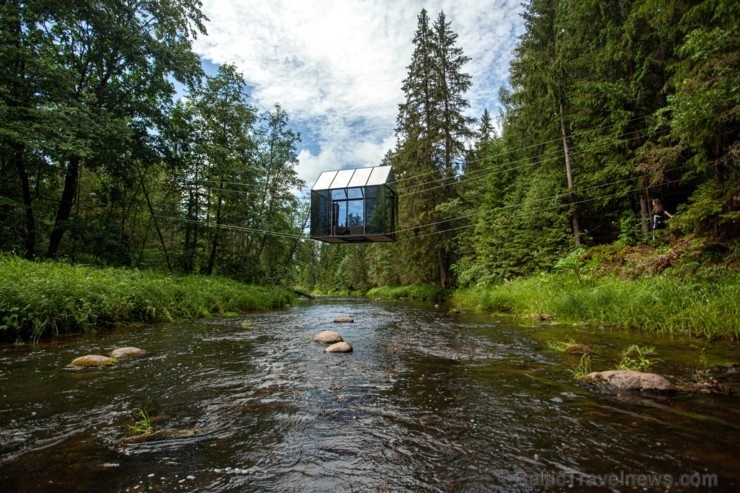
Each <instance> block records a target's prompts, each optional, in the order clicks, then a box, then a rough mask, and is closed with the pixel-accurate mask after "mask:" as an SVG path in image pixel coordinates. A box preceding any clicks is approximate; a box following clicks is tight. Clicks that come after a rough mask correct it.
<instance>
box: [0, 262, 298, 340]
mask: <svg viewBox="0 0 740 493" xmlns="http://www.w3.org/2000/svg"><path fill="white" fill-rule="evenodd" d="M21 280H22V282H21ZM294 298H295V295H294V294H293V293H291V292H290V291H287V290H285V289H281V288H277V287H260V286H250V285H245V284H242V283H239V282H237V281H234V280H231V279H225V278H219V277H205V276H195V275H191V276H183V277H173V276H167V275H163V274H158V273H155V272H147V271H138V270H131V269H121V268H105V269H100V268H91V267H85V266H73V265H68V264H65V263H60V262H31V261H27V260H23V259H20V258H18V257H13V256H8V255H5V256H0V340H3V341H9V342H13V341H24V340H38V339H40V338H42V337H46V336H51V335H59V334H69V333H79V332H88V331H94V330H98V329H105V328H111V327H115V326H116V325H119V324H130V323H154V322H165V321H171V320H174V319H186V318H189V319H192V318H205V317H211V316H213V315H220V316H224V315H229V314H232V313H238V312H245V311H249V310H261V309H272V308H279V307H282V306H285V305H287V304H290V303H291V302H292V301H293V300H294Z"/></svg>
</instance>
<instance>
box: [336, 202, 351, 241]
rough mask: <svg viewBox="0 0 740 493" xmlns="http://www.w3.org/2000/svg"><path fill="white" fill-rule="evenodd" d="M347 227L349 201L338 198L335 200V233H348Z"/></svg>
mask: <svg viewBox="0 0 740 493" xmlns="http://www.w3.org/2000/svg"><path fill="white" fill-rule="evenodd" d="M348 233H349V231H348V229H347V201H346V200H338V201H336V202H334V234H335V235H346V234H348Z"/></svg>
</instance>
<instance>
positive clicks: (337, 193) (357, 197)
mask: <svg viewBox="0 0 740 493" xmlns="http://www.w3.org/2000/svg"><path fill="white" fill-rule="evenodd" d="M397 216H398V194H397V193H396V187H395V183H394V180H393V170H392V169H391V167H390V166H376V167H374V168H357V169H344V170H340V171H325V172H323V173H321V175H320V176H319V178H318V180H316V183H315V184H314V186H313V188H311V234H310V236H311V238H313V239H314V240H320V241H325V242H327V243H369V242H377V241H394V240H395V236H396V234H395V231H396V218H397Z"/></svg>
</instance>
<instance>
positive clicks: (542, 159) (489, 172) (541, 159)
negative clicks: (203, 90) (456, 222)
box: [203, 129, 644, 197]
mask: <svg viewBox="0 0 740 493" xmlns="http://www.w3.org/2000/svg"><path fill="white" fill-rule="evenodd" d="M643 130H644V129H643ZM643 130H635V131H634V132H629V133H627V134H622V135H621V136H620V137H624V136H628V135H631V134H633V133H638V132H641V131H643ZM607 147H608V145H607V144H605V145H603V146H600V147H596V148H595V150H599V149H604V148H607ZM592 150H594V149H590V150H588V151H586V150H579V151H574V152H571V155H572V156H578V155H580V154H584V153H586V152H591V151H592ZM564 155H565V154H564V152H563V151H562V150H557V151H553V152H551V153H548V154H545V155H544V156H538V158H537V159H536V160H534V161H530V158H528V157H525V158H521V159H518V160H515V161H512V162H510V163H507V164H508V165H510V164H515V163H520V162H525V164H521V165H519V166H509V167H506V168H503V169H495V165H494V166H489V167H487V168H483V169H480V170H475V171H474V172H471V173H469V174H463V175H462V176H461V179H460V180H458V181H453V182H450V183H444V184H442V185H437V186H434V187H429V188H422V189H419V190H415V191H411V192H404V193H403V196H404V197H408V196H411V195H415V194H418V193H423V192H426V191H430V190H436V189H437V188H443V187H446V186H456V185H463V184H467V183H470V182H474V181H476V180H480V179H483V178H487V177H490V176H495V175H497V174H501V173H507V172H510V171H516V170H519V169H525V168H529V167H533V166H537V165H539V164H543V163H546V162H549V161H553V160H555V159H559V158H561V157H563V156H564ZM471 162H475V161H471ZM481 173H485V174H484V175H482V176H472V175H475V174H481ZM471 176H472V177H471ZM445 179H446V178H438V179H435V180H430V181H428V182H424V183H418V184H414V185H409V186H408V187H406V188H405V189H403V188H402V189H401V190H399V194H400V193H401V192H403V191H404V190H406V189H412V188H418V187H422V186H424V185H428V184H432V183H437V182H439V181H443V180H445ZM204 183H205V181H204ZM224 183H227V182H224ZM229 183H233V184H237V183H235V182H229ZM245 186H247V184H245ZM203 189H205V190H215V191H222V192H228V193H236V194H250V193H252V192H249V191H246V190H235V189H232V188H215V187H207V186H204V187H203Z"/></svg>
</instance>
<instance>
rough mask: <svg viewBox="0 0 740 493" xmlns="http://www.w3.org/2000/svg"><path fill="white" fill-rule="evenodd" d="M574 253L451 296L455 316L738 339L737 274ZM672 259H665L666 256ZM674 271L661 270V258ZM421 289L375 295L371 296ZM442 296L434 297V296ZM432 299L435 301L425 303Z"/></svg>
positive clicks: (633, 253) (609, 250) (655, 258)
mask: <svg viewBox="0 0 740 493" xmlns="http://www.w3.org/2000/svg"><path fill="white" fill-rule="evenodd" d="M678 251H679V247H678V246H674V247H669V246H665V247H662V248H660V249H653V248H647V249H646V248H643V249H642V250H640V251H638V250H637V249H635V248H631V247H626V246H625V245H620V244H614V245H609V246H601V247H596V248H592V249H590V250H585V249H582V248H579V249H577V250H576V251H574V252H573V253H572V254H571V255H568V256H567V257H565V258H564V259H561V261H559V262H558V263H557V265H556V268H555V269H554V270H553V271H551V272H543V273H540V274H536V275H533V276H530V277H524V278H517V279H514V280H512V281H509V282H502V283H498V284H493V285H487V286H477V287H471V288H465V289H458V290H455V291H451V292H449V293H450V303H451V305H452V306H453V308H454V309H460V310H471V311H481V312H491V313H497V314H505V315H511V316H512V317H515V318H517V319H519V320H520V321H521V320H526V319H530V318H535V319H538V320H539V319H540V318H541V317H542V316H543V315H545V314H546V318H551V319H552V320H554V321H556V322H560V323H585V324H589V325H596V326H599V325H601V326H608V327H614V328H622V329H632V330H640V331H646V332H658V333H670V334H684V335H689V336H695V337H703V338H707V339H728V340H738V339H739V338H740V305H739V304H738V300H740V275H738V273H737V271H736V270H734V269H730V268H725V267H722V266H721V265H720V266H718V265H713V264H710V263H706V262H705V263H704V264H702V263H701V262H700V261H699V259H700V256H699V254H698V253H697V252H695V251H691V250H690V248H689V247H687V246H684V247H683V250H681V253H680V254H679V253H677V252H678ZM668 254H670V255H668ZM666 256H670V257H671V262H672V266H671V267H666V265H665V258H666ZM422 292H424V290H422V289H421V288H419V287H417V288H415V289H413V290H407V291H404V290H401V289H390V288H385V289H374V290H371V291H370V292H369V295H370V296H373V297H383V296H384V295H385V296H386V297H396V295H398V293H406V295H407V297H408V298H411V299H413V294H414V293H422ZM437 293H439V291H437ZM426 299H433V298H429V297H428V298H426Z"/></svg>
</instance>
